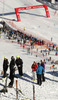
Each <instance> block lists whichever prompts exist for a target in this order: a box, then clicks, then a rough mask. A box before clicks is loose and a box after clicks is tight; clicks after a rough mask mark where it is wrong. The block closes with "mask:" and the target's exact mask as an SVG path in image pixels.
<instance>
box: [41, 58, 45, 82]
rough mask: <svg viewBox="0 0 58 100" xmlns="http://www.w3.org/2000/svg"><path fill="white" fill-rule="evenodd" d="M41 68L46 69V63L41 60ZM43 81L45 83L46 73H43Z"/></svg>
mask: <svg viewBox="0 0 58 100" xmlns="http://www.w3.org/2000/svg"><path fill="white" fill-rule="evenodd" d="M41 66H42V67H43V68H44V69H45V63H44V62H43V61H42V60H41ZM42 81H43V82H44V81H45V77H44V73H42Z"/></svg>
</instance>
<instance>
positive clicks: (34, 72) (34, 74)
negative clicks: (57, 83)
mask: <svg viewBox="0 0 58 100" xmlns="http://www.w3.org/2000/svg"><path fill="white" fill-rule="evenodd" d="M37 67H38V65H37V64H36V62H35V61H34V62H33V64H32V66H31V68H32V75H33V80H35V79H36V69H37Z"/></svg>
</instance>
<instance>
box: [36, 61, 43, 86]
mask: <svg viewBox="0 0 58 100" xmlns="http://www.w3.org/2000/svg"><path fill="white" fill-rule="evenodd" d="M36 73H37V84H39V85H41V84H42V80H41V77H42V73H44V68H43V67H42V66H41V65H40V63H38V67H37V70H36Z"/></svg>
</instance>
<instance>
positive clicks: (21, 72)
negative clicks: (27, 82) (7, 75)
mask: <svg viewBox="0 0 58 100" xmlns="http://www.w3.org/2000/svg"><path fill="white" fill-rule="evenodd" d="M18 72H19V75H20V76H22V75H23V71H22V66H20V67H18Z"/></svg>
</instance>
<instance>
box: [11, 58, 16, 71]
mask: <svg viewBox="0 0 58 100" xmlns="http://www.w3.org/2000/svg"><path fill="white" fill-rule="evenodd" d="M14 66H15V59H12V60H11V61H10V72H12V73H14V71H15V67H14Z"/></svg>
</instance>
